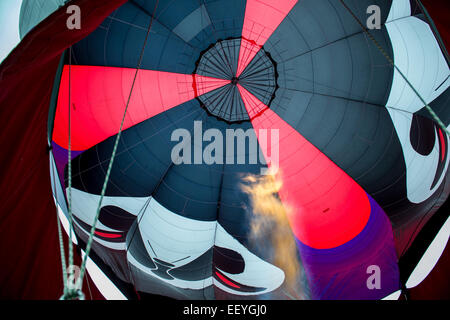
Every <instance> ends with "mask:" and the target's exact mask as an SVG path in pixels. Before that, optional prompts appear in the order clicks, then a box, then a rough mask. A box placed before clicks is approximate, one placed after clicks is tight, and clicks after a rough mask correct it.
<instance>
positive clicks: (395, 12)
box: [386, 0, 411, 22]
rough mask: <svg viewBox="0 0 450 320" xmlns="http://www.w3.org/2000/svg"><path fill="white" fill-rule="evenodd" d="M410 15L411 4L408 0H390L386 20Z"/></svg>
mask: <svg viewBox="0 0 450 320" xmlns="http://www.w3.org/2000/svg"><path fill="white" fill-rule="evenodd" d="M410 15H411V4H410V2H409V0H392V5H391V11H389V15H388V18H387V20H386V22H390V21H393V20H397V19H401V18H404V17H408V16H410Z"/></svg>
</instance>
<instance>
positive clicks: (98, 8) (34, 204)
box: [0, 0, 125, 299]
mask: <svg viewBox="0 0 450 320" xmlns="http://www.w3.org/2000/svg"><path fill="white" fill-rule="evenodd" d="M124 2H125V0H109V1H92V0H74V1H71V2H70V4H71V5H73V4H76V5H78V6H80V8H81V14H82V17H81V19H82V28H81V30H68V29H67V27H66V19H67V17H68V15H67V14H66V7H63V8H61V9H60V10H58V11H57V12H55V13H53V14H52V15H51V16H50V17H48V18H47V19H46V20H44V21H43V22H42V23H41V24H40V25H39V26H37V27H36V28H35V29H33V30H32V31H31V32H30V33H29V34H28V35H27V36H26V37H25V38H24V39H23V41H22V42H21V43H20V44H19V45H18V46H17V47H16V49H15V50H14V51H13V52H12V53H11V54H10V55H9V56H8V58H7V59H6V60H5V61H4V62H3V64H2V65H1V66H0V88H2V89H1V90H0V106H1V108H0V126H1V128H2V132H1V136H0V145H1V152H2V157H1V158H0V177H1V181H0V194H1V195H2V196H1V202H0V261H1V268H0V298H4V299H5V298H6V299H58V298H59V297H60V296H61V293H62V274H61V273H62V271H61V263H60V258H59V248H58V239H57V228H56V221H57V220H56V211H55V210H56V209H55V205H54V204H53V199H52V191H51V186H50V174H49V160H48V154H47V152H46V148H47V118H48V109H49V103H50V95H51V90H52V87H53V81H54V77H55V73H56V69H57V67H58V63H59V58H60V55H61V54H62V52H63V51H64V50H65V49H66V48H67V47H69V46H70V45H71V44H72V43H75V42H77V41H79V40H81V39H82V38H84V37H86V36H87V35H88V34H89V33H91V32H92V31H93V30H94V29H95V28H97V26H98V25H99V24H100V23H101V22H102V21H103V20H104V19H105V18H106V17H107V16H108V15H109V14H110V13H111V12H112V11H113V10H114V9H115V8H117V7H118V6H120V5H121V4H123V3H124ZM76 261H78V262H79V257H77V260H76ZM93 287H94V286H93V285H92V284H90V288H91V290H93V292H92V297H93V298H98V299H99V298H102V296H101V295H100V294H99V293H98V291H96V289H95V288H93ZM85 288H87V285H86V284H85ZM86 295H87V298H90V297H91V295H90V294H89V292H88V290H86Z"/></svg>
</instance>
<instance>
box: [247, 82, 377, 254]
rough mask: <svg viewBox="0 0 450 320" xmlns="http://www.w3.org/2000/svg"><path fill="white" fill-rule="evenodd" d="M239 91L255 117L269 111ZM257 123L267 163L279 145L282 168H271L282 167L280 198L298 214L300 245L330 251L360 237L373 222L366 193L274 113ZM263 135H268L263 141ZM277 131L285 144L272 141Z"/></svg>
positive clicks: (295, 225) (295, 226) (294, 217)
mask: <svg viewBox="0 0 450 320" xmlns="http://www.w3.org/2000/svg"><path fill="white" fill-rule="evenodd" d="M239 91H240V93H241V96H242V99H243V101H244V103H245V106H246V108H247V112H248V113H249V114H250V115H252V114H253V110H254V108H255V106H258V105H259V108H262V109H267V107H265V108H264V107H261V105H263V104H262V102H260V101H259V100H258V99H257V98H256V97H255V96H253V95H252V94H251V93H249V92H248V91H247V90H245V89H244V88H242V87H241V86H239ZM251 122H252V125H253V127H254V128H255V131H256V136H257V137H258V141H259V144H260V145H261V148H262V152H263V153H264V156H265V158H266V159H269V158H270V157H273V154H272V151H274V150H276V149H272V148H273V145H274V144H278V152H279V163H278V164H277V163H273V162H272V163H271V164H270V167H271V168H273V167H274V166H275V167H276V166H277V165H278V168H279V174H280V175H281V176H282V177H283V179H282V181H283V186H282V187H281V190H280V192H279V193H280V197H281V199H282V201H283V202H284V203H285V204H287V206H289V207H291V208H292V213H291V214H290V215H289V216H288V219H289V222H290V225H291V228H292V231H293V233H294V235H295V236H296V237H297V239H299V240H300V241H301V242H303V243H304V244H306V245H308V246H310V247H312V248H315V249H330V248H335V247H338V246H340V245H342V244H344V243H346V242H348V241H350V240H351V239H353V238H354V237H356V236H357V235H358V234H359V233H360V232H361V231H362V230H363V229H364V227H365V226H366V224H367V221H368V220H369V216H370V203H369V199H368V197H367V194H366V193H365V191H364V190H363V189H362V188H361V187H360V186H359V185H358V184H357V183H356V182H355V181H354V180H353V179H352V178H350V177H349V176H348V175H347V174H346V173H345V172H344V171H342V169H340V168H339V167H338V166H337V165H336V164H334V162H332V161H331V160H330V159H328V158H327V157H326V156H325V155H324V154H323V153H322V152H321V151H320V150H319V149H317V148H316V147H314V146H313V145H312V144H311V143H310V142H309V141H307V140H306V139H305V138H304V137H303V136H302V135H301V134H300V133H298V132H297V131H296V130H294V129H293V128H292V127H291V126H290V125H288V124H287V123H286V122H285V121H284V120H283V119H281V118H280V117H279V116H278V115H277V114H276V113H275V112H273V111H272V110H271V109H267V110H265V111H264V113H262V114H260V115H259V116H256V117H254V118H252V120H251ZM261 130H262V131H263V132H265V133H266V134H265V137H264V138H263V141H261V138H262V137H261V135H262V134H263V132H261ZM271 130H279V141H272V139H270V140H269V139H267V136H272V133H271ZM264 140H265V141H264ZM268 140H269V141H268ZM275 152H276V151H275ZM268 162H270V161H268Z"/></svg>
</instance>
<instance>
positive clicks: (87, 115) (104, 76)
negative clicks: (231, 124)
mask: <svg viewBox="0 0 450 320" xmlns="http://www.w3.org/2000/svg"><path fill="white" fill-rule="evenodd" d="M70 69H71V70H70V86H71V90H70V99H71V101H70V104H71V105H72V111H71V145H72V149H73V150H76V151H82V150H86V149H89V148H90V147H92V146H94V145H96V144H97V143H100V142H102V141H103V140H105V139H107V138H109V137H111V136H113V135H115V134H117V132H119V128H120V123H121V122H122V118H123V113H124V111H125V107H126V104H127V100H128V97H129V95H130V91H131V85H132V83H133V79H134V76H135V74H136V69H130V68H115V67H98V66H72V67H71V68H70ZM229 82H230V81H229V80H222V79H215V78H210V77H204V76H199V75H195V77H194V76H193V75H186V74H179V73H171V72H162V71H152V70H139V71H138V74H137V77H136V82H135V85H134V88H133V93H132V96H131V100H130V103H129V106H128V110H127V114H126V117H125V122H124V125H123V130H126V129H128V128H130V127H132V126H134V125H136V124H138V123H139V122H142V121H144V120H146V119H149V118H151V117H153V116H155V115H157V114H159V113H162V112H164V111H167V110H169V109H171V108H173V107H176V106H179V105H180V104H182V103H185V102H186V101H189V100H192V99H193V98H195V97H196V96H197V94H198V95H202V94H205V93H207V92H209V91H212V90H214V89H217V88H219V87H222V86H224V85H226V84H227V83H229ZM68 102H69V66H64V71H63V74H62V76H61V85H60V87H59V96H58V106H57V109H56V116H55V123H54V125H55V126H54V129H53V130H54V131H53V140H54V141H55V142H56V143H57V144H58V145H59V146H61V147H63V148H65V149H68V128H67V127H68V121H69V120H68V119H69V116H68V114H69V112H68V111H69V110H68V106H67V104H68Z"/></svg>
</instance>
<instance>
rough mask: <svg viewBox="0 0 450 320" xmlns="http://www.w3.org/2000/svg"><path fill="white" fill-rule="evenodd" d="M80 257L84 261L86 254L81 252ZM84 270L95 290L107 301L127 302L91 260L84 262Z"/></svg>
mask: <svg viewBox="0 0 450 320" xmlns="http://www.w3.org/2000/svg"><path fill="white" fill-rule="evenodd" d="M81 257H82V258H83V259H85V257H86V254H85V252H84V251H83V250H81ZM86 270H87V272H88V273H89V276H90V277H91V279H92V281H93V282H94V284H95V286H96V287H97V289H98V290H99V291H100V293H101V294H102V295H103V297H105V299H107V300H128V299H127V297H125V296H124V294H123V293H122V292H121V291H120V290H119V289H118V288H117V287H116V286H115V285H114V283H113V282H112V281H111V280H109V278H108V277H107V276H106V275H105V274H104V273H103V271H102V270H101V269H100V268H99V267H98V266H97V265H96V264H95V263H94V261H92V259H91V258H88V259H87V260H86Z"/></svg>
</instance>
